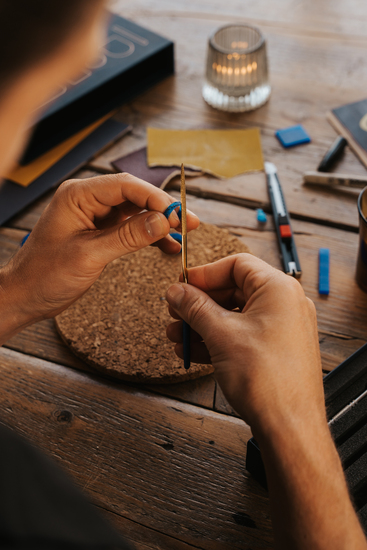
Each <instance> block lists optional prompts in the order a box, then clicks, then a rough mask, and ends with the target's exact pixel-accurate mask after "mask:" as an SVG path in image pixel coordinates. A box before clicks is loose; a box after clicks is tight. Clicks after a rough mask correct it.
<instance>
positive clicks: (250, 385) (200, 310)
mask: <svg viewBox="0 0 367 550" xmlns="http://www.w3.org/2000/svg"><path fill="white" fill-rule="evenodd" d="M189 283H190V284H188V285H186V284H175V285H173V286H171V287H170V288H169V290H168V292H167V301H168V303H169V304H170V311H171V315H172V316H173V317H175V318H176V319H180V318H181V319H183V320H185V321H186V322H187V323H189V324H190V325H191V327H192V329H194V331H195V333H193V335H192V344H191V360H192V361H194V362H197V363H210V362H211V363H212V365H213V367H214V369H215V376H216V378H217V380H218V382H219V384H220V386H221V388H222V390H223V392H224V394H225V395H226V397H227V399H228V401H229V402H230V404H231V405H232V406H233V407H234V409H235V410H236V411H237V412H238V413H239V414H240V415H241V416H242V418H243V419H244V420H245V421H246V422H247V423H248V424H250V425H251V427H252V428H253V430H255V432H256V430H264V429H266V430H268V429H271V426H272V425H274V423H277V424H278V425H279V423H281V424H280V425H283V426H284V422H297V421H298V420H300V419H302V420H307V419H309V420H310V421H311V422H312V421H315V419H319V420H321V421H322V422H324V421H325V419H326V417H325V402H324V394H323V385H322V371H321V360H320V351H319V344H318V335H317V322H316V314H315V307H314V305H313V303H312V302H311V301H310V300H309V299H308V298H306V296H305V294H304V292H303V289H302V287H301V285H300V284H299V283H298V281H296V280H295V279H293V278H292V277H290V276H288V275H285V274H284V273H282V272H280V271H278V270H276V269H274V268H272V267H270V266H269V265H268V264H266V263H265V262H263V261H261V260H259V259H258V258H256V257H255V256H252V255H250V254H239V255H236V256H229V257H227V258H225V259H223V260H220V261H218V262H215V263H213V264H209V265H205V266H202V267H196V268H193V269H190V270H189ZM236 308H238V309H237V310H236V311H233V310H235V309H236ZM167 335H168V337H169V338H170V339H171V340H172V341H173V342H176V343H177V344H176V353H177V355H178V356H179V357H181V358H182V357H183V346H182V322H181V321H178V322H176V323H173V324H171V325H169V326H168V328H167ZM255 432H254V433H255Z"/></svg>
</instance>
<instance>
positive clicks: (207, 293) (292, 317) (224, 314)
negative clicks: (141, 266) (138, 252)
mask: <svg viewBox="0 0 367 550" xmlns="http://www.w3.org/2000/svg"><path fill="white" fill-rule="evenodd" d="M189 281H190V285H184V284H176V285H173V286H172V287H171V288H170V289H169V290H168V292H167V300H168V302H169V304H170V307H171V313H172V315H173V316H174V317H175V318H176V319H179V318H182V319H184V320H185V321H186V322H188V323H189V324H190V325H191V327H192V328H193V337H192V343H191V354H192V355H191V358H192V360H193V361H196V362H212V364H213V367H214V369H215V376H216V378H217V380H218V382H219V384H220V385H221V388H222V390H223V392H224V393H225V395H226V397H227V399H228V401H229V402H230V403H231V405H232V406H233V407H234V408H235V410H236V411H237V412H238V413H239V414H240V415H241V417H242V418H243V419H244V420H245V421H246V422H247V423H248V424H249V425H250V426H251V428H252V431H253V434H254V436H255V437H256V440H257V441H258V443H259V445H260V448H261V452H262V456H263V459H264V464H265V469H266V474H267V480H268V486H269V496H270V502H271V510H272V521H273V527H274V535H275V541H276V547H277V548H279V549H280V548H281V549H285V548H287V549H296V550H305V549H307V550H308V549H310V548H312V549H313V550H324V549H329V548H333V550H339V549H340V550H341V549H343V550H344V549H348V550H349V549H353V550H362V549H363V550H366V548H367V543H366V539H365V537H364V535H363V532H362V529H361V527H360V525H359V522H358V519H357V516H356V514H355V512H354V510H353V506H352V504H351V501H350V498H349V494H348V490H347V486H346V483H345V479H344V474H343V470H342V467H341V464H340V460H339V457H338V455H337V451H336V449H335V446H334V443H333V441H332V439H331V436H330V432H329V429H328V425H327V421H326V413H325V401H324V394H323V385H322V371H321V360H320V352H319V345H318V337H317V323H316V314H315V308H314V305H313V304H312V302H311V301H310V300H308V299H307V298H306V296H305V294H304V292H303V290H302V287H301V286H300V284H299V283H298V282H297V281H296V280H294V279H293V278H291V277H289V276H286V275H285V274H283V273H281V272H279V271H277V270H275V269H273V268H271V267H270V266H268V265H267V264H265V263H264V262H262V261H261V260H259V259H257V258H255V257H253V256H251V255H248V254H240V255H237V256H230V257H228V258H226V259H224V260H221V261H219V262H216V263H214V264H211V265H207V266H203V267H198V268H194V269H191V270H189ZM234 308H239V310H238V311H233V309H234ZM181 333H182V330H181V323H180V321H178V322H176V323H173V324H172V325H170V326H169V327H168V328H167V334H168V336H169V338H170V339H171V340H172V341H174V342H177V344H176V353H177V354H178V355H179V356H180V357H182V337H181Z"/></svg>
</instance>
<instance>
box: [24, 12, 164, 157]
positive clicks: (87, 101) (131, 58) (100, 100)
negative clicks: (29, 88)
mask: <svg viewBox="0 0 367 550" xmlns="http://www.w3.org/2000/svg"><path fill="white" fill-rule="evenodd" d="M173 73H174V44H173V42H171V41H170V40H167V39H166V38H163V37H162V36H159V35H158V34H155V33H154V32H151V31H148V30H147V29H145V28H143V27H140V26H139V25H136V24H135V23H132V22H131V21H128V20H126V19H123V18H122V17H119V16H118V15H112V16H111V19H110V22H109V26H108V34H107V39H106V43H105V46H104V48H103V50H102V52H101V54H100V56H99V58H98V59H97V60H96V61H95V63H94V65H93V67H89V68H87V69H86V70H85V71H84V72H83V73H82V74H80V76H79V77H77V78H76V79H75V80H74V81H73V82H69V83H67V84H66V85H65V86H64V87H63V88H60V90H57V92H56V93H55V96H54V98H53V99H51V100H50V101H49V102H48V104H49V105H48V104H46V105H45V106H44V108H45V111H44V112H43V114H42V116H41V118H40V119H39V121H38V124H37V126H36V129H35V131H34V133H33V136H32V138H31V141H30V143H29V146H28V148H27V150H26V152H25V153H24V155H23V158H22V161H21V163H22V164H27V163H28V162H31V161H32V160H34V159H35V158H37V157H38V156H39V155H41V154H43V153H45V152H46V151H48V150H49V149H51V148H52V147H55V146H56V145H57V144H59V143H60V142H61V141H64V140H65V139H67V138H68V137H70V136H72V135H73V134H75V133H76V132H78V131H79V130H81V129H83V128H85V127H86V126H88V125H89V124H92V122H94V121H95V120H98V119H99V118H100V117H102V116H104V115H106V114H107V113H109V112H110V111H112V110H113V109H115V108H116V107H118V106H120V105H121V104H122V103H124V102H126V101H129V100H131V99H132V98H134V97H135V96H137V95H138V94H140V93H142V92H143V91H144V90H146V89H147V88H149V87H151V86H153V85H154V84H156V83H158V82H159V81H161V80H162V79H164V78H166V77H168V76H169V75H171V74H173Z"/></svg>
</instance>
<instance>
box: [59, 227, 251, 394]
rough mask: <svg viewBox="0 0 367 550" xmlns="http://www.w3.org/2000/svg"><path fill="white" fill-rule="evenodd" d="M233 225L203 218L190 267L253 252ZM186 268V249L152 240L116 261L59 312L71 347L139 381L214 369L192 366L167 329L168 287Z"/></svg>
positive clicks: (96, 364) (98, 365) (191, 245)
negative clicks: (176, 250) (168, 248)
mask: <svg viewBox="0 0 367 550" xmlns="http://www.w3.org/2000/svg"><path fill="white" fill-rule="evenodd" d="M248 251H249V250H248V248H247V246H246V245H245V244H243V243H242V242H241V241H240V240H239V239H237V238H236V237H234V236H233V235H231V234H230V233H229V231H227V230H225V229H220V228H218V227H216V226H213V225H208V224H201V225H200V227H199V229H197V230H195V231H192V232H191V233H189V235H188V267H194V266H198V265H203V264H207V263H211V262H214V261H216V260H219V259H221V258H224V257H225V256H228V255H230V254H238V253H240V252H248ZM180 273H181V255H180V254H178V255H177V256H167V255H165V254H163V253H162V252H161V251H160V250H159V249H158V248H156V247H148V248H145V249H143V250H140V251H138V252H135V253H134V254H130V255H127V256H124V257H122V258H119V259H118V260H115V261H114V262H112V263H111V264H109V265H108V266H107V267H106V269H105V270H104V271H103V273H102V275H101V276H100V278H99V279H98V280H97V281H96V282H95V283H94V285H93V286H92V287H91V288H90V289H89V290H88V292H86V294H84V296H82V297H81V298H80V299H79V300H78V301H77V302H75V303H74V304H73V305H72V306H71V307H69V308H68V309H67V310H65V311H64V312H63V313H61V314H60V315H58V316H57V317H56V327H57V330H58V331H59V333H60V335H61V337H62V338H63V340H64V342H65V343H66V344H67V345H68V346H69V347H70V348H71V350H72V351H73V352H74V353H75V354H76V355H77V356H78V357H80V358H81V359H83V360H84V361H85V362H86V363H88V364H89V365H90V366H92V367H93V368H94V369H97V370H99V371H102V372H104V373H105V374H108V375H109V376H113V377H117V378H120V379H123V380H126V381H131V382H144V383H156V384H158V383H159V384H164V383H174V382H182V381H186V380H191V379H194V378H198V377H200V376H204V375H206V374H210V373H211V372H213V368H212V366H211V365H198V364H194V363H192V364H191V367H190V369H189V370H187V371H186V370H185V369H184V367H183V361H181V360H180V359H178V358H177V357H176V355H175V352H174V344H172V342H170V341H169V340H168V338H167V336H166V327H167V325H168V324H169V323H170V322H172V318H171V317H170V315H169V313H168V304H167V302H166V300H165V294H166V291H167V289H168V287H169V286H170V284H172V283H174V282H177V281H178V278H179V275H180Z"/></svg>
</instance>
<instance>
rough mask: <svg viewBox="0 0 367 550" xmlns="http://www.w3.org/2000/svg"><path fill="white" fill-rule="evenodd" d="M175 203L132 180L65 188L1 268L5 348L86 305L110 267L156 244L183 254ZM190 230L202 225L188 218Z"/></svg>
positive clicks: (0, 331) (0, 335) (110, 178)
mask: <svg viewBox="0 0 367 550" xmlns="http://www.w3.org/2000/svg"><path fill="white" fill-rule="evenodd" d="M172 202H173V199H172V197H170V196H169V195H168V194H167V193H165V192H164V191H162V190H161V189H157V188H156V187H154V186H152V185H150V184H149V183H146V182H144V181H142V180H139V179H138V178H135V177H134V176H131V175H130V174H111V175H107V176H99V177H96V178H90V179H85V180H71V181H68V182H65V183H64V184H63V185H61V186H60V187H59V189H58V190H57V192H56V193H55V196H54V198H53V200H52V201H51V203H50V204H49V205H48V207H47V208H46V210H45V211H44V213H43V214H42V216H41V218H40V220H39V221H38V223H37V224H36V226H35V228H34V229H33V231H32V233H31V235H30V237H29V238H28V240H27V241H26V243H25V245H24V246H23V247H22V248H21V249H20V250H19V251H18V252H17V254H15V256H14V257H13V258H12V259H11V261H10V262H9V263H8V264H7V265H6V266H4V267H3V268H2V269H1V270H0V307H1V316H0V344H1V343H4V342H5V341H6V340H7V339H8V338H10V337H11V336H12V335H13V334H15V333H16V332H18V331H19V330H21V329H22V328H24V327H26V326H27V325H30V324H32V323H34V322H36V321H39V320H42V319H45V318H48V317H53V316H55V315H57V314H58V313H60V312H61V311H62V310H63V309H65V308H66V307H68V306H69V305H70V304H72V303H73V302H74V301H75V300H76V299H78V298H79V297H80V296H81V295H82V294H83V293H84V292H86V290H88V288H89V287H90V286H91V285H92V284H93V283H94V281H95V280H96V279H97V278H98V277H99V275H100V274H101V272H102V271H103V269H104V268H105V266H106V265H107V264H108V263H109V262H111V261H113V260H114V259H116V258H119V257H120V256H123V255H124V254H129V253H131V252H134V251H136V250H139V249H140V248H143V247H145V246H148V245H151V244H154V243H156V244H157V245H158V246H159V247H160V248H161V249H162V250H163V251H164V252H166V253H168V254H175V253H177V252H178V251H179V250H180V245H179V244H178V243H176V242H175V241H174V240H173V239H172V238H171V237H169V236H168V232H169V230H170V227H178V226H179V224H180V222H179V219H178V217H177V214H176V213H172V214H171V215H170V217H169V220H167V219H166V218H165V216H164V215H163V212H164V211H165V210H166V208H167V207H168V206H169V205H170V204H171V203H172ZM187 222H188V228H189V229H194V228H195V227H197V226H198V225H199V220H198V218H197V217H196V216H195V215H194V214H192V213H188V218H187Z"/></svg>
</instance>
